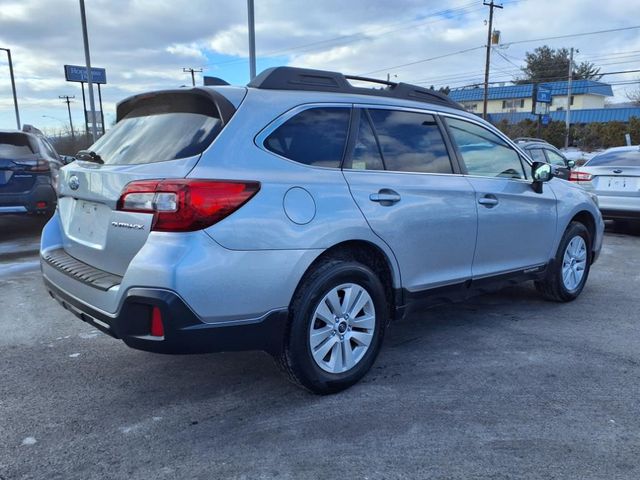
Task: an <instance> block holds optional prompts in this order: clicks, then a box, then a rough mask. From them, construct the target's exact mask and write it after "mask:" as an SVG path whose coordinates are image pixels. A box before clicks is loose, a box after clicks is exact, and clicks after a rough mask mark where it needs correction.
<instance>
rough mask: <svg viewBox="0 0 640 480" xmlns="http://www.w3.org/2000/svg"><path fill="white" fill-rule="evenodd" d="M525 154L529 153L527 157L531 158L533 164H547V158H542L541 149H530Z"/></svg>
mask: <svg viewBox="0 0 640 480" xmlns="http://www.w3.org/2000/svg"><path fill="white" fill-rule="evenodd" d="M527 152H529V155H531V158H532V159H533V160H534V161H535V162H543V163H547V157H545V156H544V152H543V151H542V149H541V148H531V149H529V150H527Z"/></svg>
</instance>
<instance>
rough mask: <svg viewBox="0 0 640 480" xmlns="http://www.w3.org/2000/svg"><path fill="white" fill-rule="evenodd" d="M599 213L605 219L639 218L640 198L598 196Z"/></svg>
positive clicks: (636, 196)
mask: <svg viewBox="0 0 640 480" xmlns="http://www.w3.org/2000/svg"><path fill="white" fill-rule="evenodd" d="M598 204H599V206H600V212H601V213H602V217H603V218H605V219H612V220H616V219H638V218H640V196H638V195H635V196H622V195H620V196H612V195H602V194H598Z"/></svg>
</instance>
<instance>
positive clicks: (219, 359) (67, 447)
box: [0, 217, 640, 480]
mask: <svg viewBox="0 0 640 480" xmlns="http://www.w3.org/2000/svg"><path fill="white" fill-rule="evenodd" d="M41 227H42V221H39V220H35V221H33V220H30V221H28V222H26V223H24V222H22V223H19V220H18V219H15V218H12V217H4V218H0V286H1V292H2V293H1V295H2V296H1V297H0V298H1V309H0V329H1V330H0V480H17V479H65V480H66V479H83V480H86V479H103V478H109V479H150V478H154V479H177V478H185V479H186V478H190V479H213V478H247V479H255V478H283V479H300V478H320V479H322V478H327V479H328V478H337V477H340V478H354V479H365V478H369V479H378V478H385V479H391V478H413V479H422V478H430V479H465V480H468V479H541V478H544V479H556V478H562V479H581V480H585V479H637V478H640V465H639V458H640V398H639V397H640V315H639V314H638V312H639V310H640V309H639V308H638V307H639V306H640V301H639V298H640V293H639V292H640V255H639V253H640V233H639V232H637V231H626V232H625V231H623V232H614V231H609V232H608V233H607V235H606V238H605V244H604V248H603V253H602V257H601V259H600V260H599V262H598V263H596V264H595V266H594V268H593V270H592V272H591V278H590V280H589V282H588V283H587V286H586V288H585V290H584V292H583V294H582V296H581V297H580V298H579V299H578V300H577V301H575V302H573V303H571V304H555V303H549V302H546V301H544V300H542V299H540V298H539V297H538V295H537V294H536V292H535V290H534V289H533V287H532V286H530V285H523V286H519V287H512V288H509V289H506V290H503V291H502V292H499V293H496V294H491V295H485V296H481V297H477V298H476V299H474V300H472V301H469V302H467V303H464V304H458V305H450V306H443V307H438V308H434V309H431V310H428V311H425V312H424V314H422V315H419V316H416V317H414V318H411V319H408V320H406V321H404V322H401V323H398V324H396V325H393V326H392V328H391V330H390V331H389V332H388V336H387V338H386V343H385V348H384V349H383V351H382V353H381V355H380V357H379V358H378V361H377V363H376V365H375V366H374V368H373V370H372V371H371V372H370V373H369V375H368V376H367V377H365V379H364V381H362V382H361V383H359V384H358V385H356V386H355V387H353V388H351V389H350V390H348V391H346V392H343V393H341V394H338V395H334V396H327V397H318V396H314V395H311V394H308V393H306V392H304V391H301V390H299V389H297V388H295V387H294V386H292V385H290V384H289V383H288V382H287V381H286V380H285V378H284V377H283V376H282V375H280V373H279V372H278V370H277V369H276V367H275V366H274V364H273V363H272V361H271V359H270V358H269V357H268V356H267V355H266V354H262V353H257V352H249V353H232V354H231V353H228V354H213V355H201V356H179V357H177V356H161V355H154V354H149V353H144V352H139V351H134V350H131V349H129V348H127V347H126V346H124V344H122V343H120V342H119V341H116V340H113V339H111V338H110V337H107V336H106V335H103V334H100V333H98V332H96V330H94V329H93V328H92V327H91V326H89V325H87V324H85V323H82V322H81V321H79V320H77V319H76V318H75V317H73V316H72V315H71V314H69V313H67V312H66V311H64V310H63V309H62V308H61V307H59V306H58V304H57V303H56V302H54V301H53V300H52V299H51V298H49V296H48V295H47V294H46V293H45V291H44V288H43V286H42V282H41V280H40V276H39V270H38V262H37V253H36V249H37V243H38V241H37V236H38V232H39V229H40V228H41Z"/></svg>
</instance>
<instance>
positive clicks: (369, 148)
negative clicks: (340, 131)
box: [344, 110, 384, 170]
mask: <svg viewBox="0 0 640 480" xmlns="http://www.w3.org/2000/svg"><path fill="white" fill-rule="evenodd" d="M347 162H348V163H347ZM344 168H350V169H353V170H384V163H383V162H382V155H381V154H380V147H379V145H378V141H377V140H376V136H375V134H374V133H373V127H372V126H371V119H370V118H369V114H368V113H367V112H366V110H362V111H361V114H360V124H359V126H358V133H357V135H356V143H355V145H354V146H353V152H352V153H351V157H350V158H349V159H348V160H347V161H345V166H344Z"/></svg>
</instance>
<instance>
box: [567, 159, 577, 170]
mask: <svg viewBox="0 0 640 480" xmlns="http://www.w3.org/2000/svg"><path fill="white" fill-rule="evenodd" d="M575 166H576V161H575V160H567V168H573V167H575Z"/></svg>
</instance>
